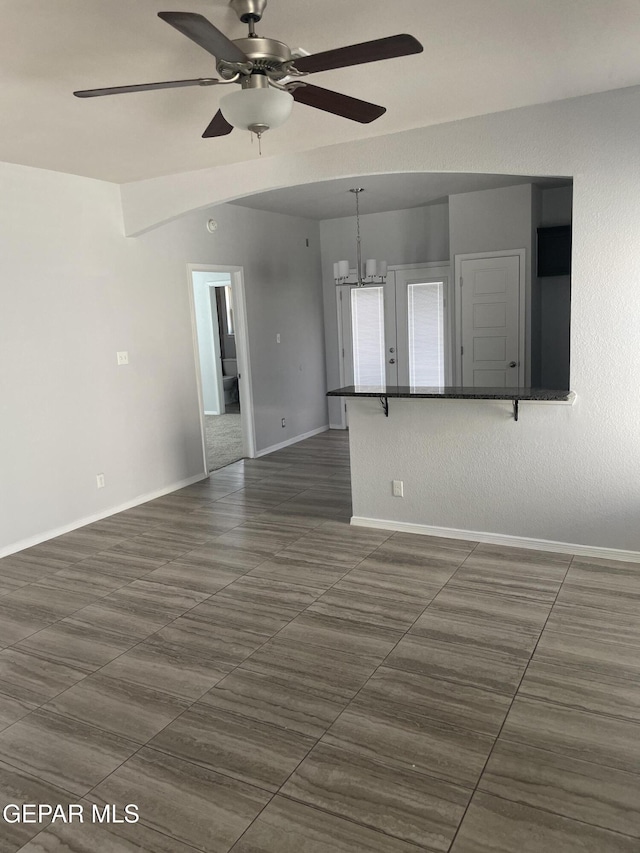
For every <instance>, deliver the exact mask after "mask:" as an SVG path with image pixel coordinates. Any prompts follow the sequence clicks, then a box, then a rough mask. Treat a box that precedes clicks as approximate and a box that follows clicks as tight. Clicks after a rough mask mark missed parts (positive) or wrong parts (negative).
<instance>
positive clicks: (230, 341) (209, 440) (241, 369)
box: [189, 265, 255, 473]
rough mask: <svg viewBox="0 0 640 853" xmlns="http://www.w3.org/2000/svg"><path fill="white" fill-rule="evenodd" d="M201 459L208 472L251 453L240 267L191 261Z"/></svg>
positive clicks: (252, 453) (252, 446)
mask: <svg viewBox="0 0 640 853" xmlns="http://www.w3.org/2000/svg"><path fill="white" fill-rule="evenodd" d="M189 293H190V301H191V311H192V325H193V334H194V349H195V354H196V367H197V370H196V373H197V379H198V397H199V404H200V420H201V428H202V445H203V460H204V464H205V471H206V472H207V473H210V472H211V471H216V470H218V469H219V468H223V467H225V466H226V465H230V464H231V463H233V462H237V461H238V460H239V459H243V458H245V457H249V458H252V457H253V456H254V455H255V447H254V429H253V406H252V398H251V381H250V374H249V342H248V338H247V334H246V312H245V304H244V284H243V277H242V269H241V268H240V267H218V266H215V267H214V266H206V267H205V266H192V265H191V266H189Z"/></svg>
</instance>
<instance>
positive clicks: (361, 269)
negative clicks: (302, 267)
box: [333, 187, 387, 287]
mask: <svg viewBox="0 0 640 853" xmlns="http://www.w3.org/2000/svg"><path fill="white" fill-rule="evenodd" d="M349 192H350V193H353V194H354V195H355V197H356V227H357V236H356V278H355V280H354V278H353V277H352V276H351V273H350V267H349V261H336V263H334V265H333V278H334V280H335V283H336V285H338V286H339V285H343V284H355V285H356V286H357V287H364V286H365V284H374V283H375V284H378V283H382V282H385V281H386V280H387V262H386V261H378V260H376V259H375V258H368V259H367V260H366V261H365V262H364V263H363V262H362V244H361V241H360V193H363V192H364V188H363V187H354V188H353V189H351V190H349Z"/></svg>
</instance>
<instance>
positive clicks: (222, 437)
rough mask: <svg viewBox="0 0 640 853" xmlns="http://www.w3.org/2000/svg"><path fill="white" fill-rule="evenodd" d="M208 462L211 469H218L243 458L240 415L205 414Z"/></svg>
mask: <svg viewBox="0 0 640 853" xmlns="http://www.w3.org/2000/svg"><path fill="white" fill-rule="evenodd" d="M204 419H205V424H206V433H207V463H208V465H209V471H217V470H218V468H224V466H225V465H230V464H231V463H232V462H237V461H238V459H242V457H243V455H244V454H243V451H242V429H241V427H240V415H239V414H231V415H205V416H204Z"/></svg>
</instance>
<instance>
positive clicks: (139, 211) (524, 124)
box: [120, 96, 597, 237]
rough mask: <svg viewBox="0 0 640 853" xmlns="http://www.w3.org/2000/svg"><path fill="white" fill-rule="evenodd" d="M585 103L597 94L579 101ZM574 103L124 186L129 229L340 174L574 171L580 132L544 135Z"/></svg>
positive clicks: (133, 230) (132, 231)
mask: <svg viewBox="0 0 640 853" xmlns="http://www.w3.org/2000/svg"><path fill="white" fill-rule="evenodd" d="M592 97H593V96H592ZM596 97H597V96H596ZM585 100H589V97H588V96H587V97H586V98H580V99H574V103H576V102H577V103H579V102H580V101H585ZM568 103H569V102H567V101H564V102H556V103H554V104H545V105H540V106H535V107H524V108H522V109H518V110H509V111H508V112H503V113H492V114H490V115H485V116H478V117H476V118H471V119H463V120H461V121H457V122H448V123H446V124H440V125H434V126H430V127H423V128H418V129H414V130H409V131H403V132H400V133H394V134H389V135H386V136H376V137H370V138H369V139H364V140H356V141H353V142H345V143H341V144H338V145H331V146H327V147H324V148H318V149H315V150H313V151H307V152H301V153H298V154H287V155H286V156H282V157H270V158H263V159H256V160H252V161H248V162H242V163H232V164H229V165H224V166H217V167H213V168H211V169H204V170H198V171H195V172H183V173H179V174H175V175H168V176H164V177H159V178H152V179H149V180H145V181H136V182H133V183H129V184H123V185H122V186H121V188H120V191H121V199H122V209H123V220H124V229H125V234H126V236H128V237H134V236H137V235H139V234H142V233H144V232H145V231H149V230H150V229H152V228H155V227H157V226H158V225H161V224H164V223H166V222H170V221H171V220H173V219H176V218H178V217H180V216H182V215H184V214H187V213H192V212H195V211H197V210H204V209H206V208H208V207H213V206H215V205H218V204H223V203H225V202H229V201H233V200H235V199H239V198H243V197H247V196H250V195H254V194H256V193H261V192H266V191H268V190H275V189H281V188H283V187H290V186H298V185H304V184H314V183H319V182H321V181H327V180H334V179H340V178H349V177H356V176H365V175H381V174H393V173H406V172H473V173H496V174H513V175H527V174H537V175H548V176H564V175H571V174H573V173H574V172H575V170H576V165H577V163H576V160H577V159H580V154H579V152H580V146H575V145H573V141H572V137H573V133H571V132H569V133H565V134H564V136H563V141H564V140H566V144H565V145H558V146H557V147H555V148H552V147H550V146H549V145H548V142H547V141H546V140H543V139H542V138H541V137H543V135H544V133H545V131H544V128H545V127H548V123H549V121H550V120H552V121H554V122H556V123H557V124H560V125H567V123H568V119H567V110H566V105H567V104H568ZM577 103H576V106H577ZM560 104H563V105H564V106H563V107H560ZM578 111H579V110H578ZM549 113H552V114H553V115H552V116H550V115H549ZM542 119H544V120H542ZM565 129H566V127H565ZM543 142H544V143H545V144H540V143H543Z"/></svg>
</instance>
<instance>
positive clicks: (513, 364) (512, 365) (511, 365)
mask: <svg viewBox="0 0 640 853" xmlns="http://www.w3.org/2000/svg"><path fill="white" fill-rule="evenodd" d="M517 366H518V364H517V362H515V361H510V362H509V367H517Z"/></svg>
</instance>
